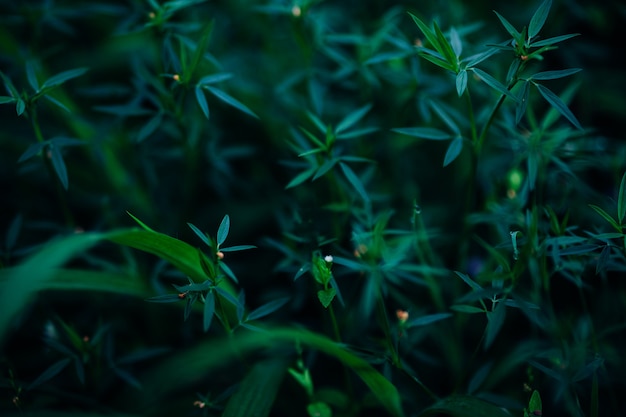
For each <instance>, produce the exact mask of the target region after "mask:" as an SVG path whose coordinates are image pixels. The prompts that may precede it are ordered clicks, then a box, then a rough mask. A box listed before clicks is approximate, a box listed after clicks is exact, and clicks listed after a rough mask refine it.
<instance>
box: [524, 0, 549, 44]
mask: <svg viewBox="0 0 626 417" xmlns="http://www.w3.org/2000/svg"><path fill="white" fill-rule="evenodd" d="M551 6H552V0H544V1H543V3H541V5H540V6H539V8H538V9H537V11H535V14H533V17H532V18H531V19H530V24H529V25H528V40H531V39H532V38H534V37H535V36H537V34H538V33H539V31H540V30H541V28H542V27H543V25H544V23H545V22H546V19H547V18H548V12H549V11H550V7H551Z"/></svg>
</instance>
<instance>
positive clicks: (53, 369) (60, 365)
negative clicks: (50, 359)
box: [26, 358, 72, 391]
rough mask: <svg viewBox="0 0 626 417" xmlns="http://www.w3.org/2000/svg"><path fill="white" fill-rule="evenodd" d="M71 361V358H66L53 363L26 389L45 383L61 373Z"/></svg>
mask: <svg viewBox="0 0 626 417" xmlns="http://www.w3.org/2000/svg"><path fill="white" fill-rule="evenodd" d="M71 361H72V360H71V359H70V358H64V359H61V360H59V361H57V362H55V363H53V364H52V365H50V367H49V368H48V369H46V370H45V371H44V372H43V373H42V374H41V375H39V376H38V377H37V379H35V380H34V381H33V382H31V383H30V385H29V386H28V388H26V390H28V391H30V390H32V389H33V388H35V387H37V386H39V385H41V384H43V383H44V382H48V381H49V380H51V379H52V378H54V377H55V376H57V375H58V374H59V373H61V371H62V370H63V369H65V368H66V367H67V365H69V364H70V362H71Z"/></svg>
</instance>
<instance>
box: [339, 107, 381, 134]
mask: <svg viewBox="0 0 626 417" xmlns="http://www.w3.org/2000/svg"><path fill="white" fill-rule="evenodd" d="M371 108H372V105H371V104H367V105H365V106H363V107H361V108H360V109H357V110H355V111H353V112H352V113H350V114H349V115H347V116H346V117H345V118H344V119H343V120H342V121H341V122H339V124H338V125H337V128H336V129H335V133H337V134H339V133H341V132H343V131H344V130H347V129H350V128H351V127H352V126H354V125H355V124H356V123H358V121H359V120H361V119H362V118H363V117H364V116H365V115H366V114H367V112H369V111H370V109H371Z"/></svg>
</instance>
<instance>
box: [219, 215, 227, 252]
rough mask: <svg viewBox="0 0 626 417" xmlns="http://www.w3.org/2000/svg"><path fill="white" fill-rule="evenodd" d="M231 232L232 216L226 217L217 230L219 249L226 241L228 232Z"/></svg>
mask: <svg viewBox="0 0 626 417" xmlns="http://www.w3.org/2000/svg"><path fill="white" fill-rule="evenodd" d="M229 231H230V216H228V214H227V215H225V216H224V218H223V219H222V222H221V223H220V227H219V228H218V229H217V247H218V248H219V247H220V246H221V245H222V243H224V242H225V241H226V238H227V237H228V232H229Z"/></svg>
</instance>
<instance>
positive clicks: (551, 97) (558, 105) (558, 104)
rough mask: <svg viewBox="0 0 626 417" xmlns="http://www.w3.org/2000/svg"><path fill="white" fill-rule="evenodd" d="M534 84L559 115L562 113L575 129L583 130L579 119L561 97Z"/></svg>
mask: <svg viewBox="0 0 626 417" xmlns="http://www.w3.org/2000/svg"><path fill="white" fill-rule="evenodd" d="M533 84H534V85H535V87H537V90H539V92H540V93H541V95H542V96H543V98H545V99H546V101H547V102H548V103H550V105H551V106H552V107H554V108H555V109H556V110H558V112H559V113H561V114H562V115H563V116H564V117H565V118H566V119H567V120H569V122H570V123H571V124H573V125H574V127H576V128H577V129H580V130H582V129H583V128H582V126H581V125H580V123H579V122H578V119H576V116H574V114H573V113H572V112H571V111H570V109H569V108H568V107H567V106H566V105H565V103H564V102H563V101H562V100H561V99H560V98H559V96H557V95H556V94H554V93H553V92H552V91H550V90H549V89H548V88H547V87H544V86H543V85H541V84H535V83H533Z"/></svg>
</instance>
